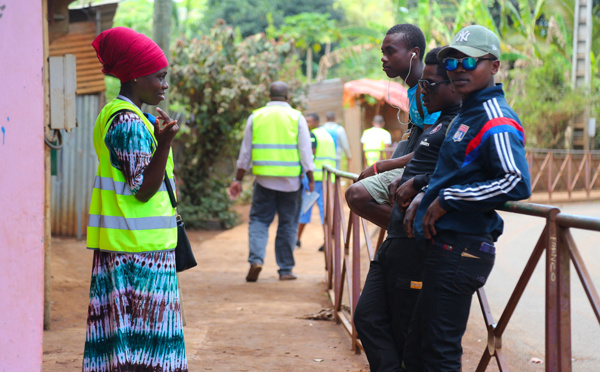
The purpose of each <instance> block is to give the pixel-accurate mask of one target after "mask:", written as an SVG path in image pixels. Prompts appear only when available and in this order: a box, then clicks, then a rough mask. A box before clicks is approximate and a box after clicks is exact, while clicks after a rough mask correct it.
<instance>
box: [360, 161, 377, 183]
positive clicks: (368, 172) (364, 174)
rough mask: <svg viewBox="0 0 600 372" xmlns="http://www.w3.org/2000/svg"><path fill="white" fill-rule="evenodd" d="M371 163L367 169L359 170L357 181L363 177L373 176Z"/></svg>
mask: <svg viewBox="0 0 600 372" xmlns="http://www.w3.org/2000/svg"><path fill="white" fill-rule="evenodd" d="M375 164H377V163H375ZM375 164H373V165H375ZM373 165H371V166H370V167H368V168H367V169H365V170H363V171H362V172H360V174H359V175H358V180H359V181H360V180H362V179H365V178H369V177H373V176H374V175H375V169H373Z"/></svg>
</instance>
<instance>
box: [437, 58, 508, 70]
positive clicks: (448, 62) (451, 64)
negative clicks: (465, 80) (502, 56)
mask: <svg viewBox="0 0 600 372" xmlns="http://www.w3.org/2000/svg"><path fill="white" fill-rule="evenodd" d="M496 59H497V58H489V57H465V58H446V59H444V66H446V70H448V71H454V70H456V69H457V68H458V64H459V63H461V64H462V67H463V68H464V69H465V70H467V71H473V70H475V68H477V62H479V61H495V60H496Z"/></svg>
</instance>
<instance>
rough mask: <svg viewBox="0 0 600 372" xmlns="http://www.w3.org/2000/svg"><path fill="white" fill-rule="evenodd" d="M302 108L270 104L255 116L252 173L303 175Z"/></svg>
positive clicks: (253, 121)
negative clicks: (299, 137) (301, 154)
mask: <svg viewBox="0 0 600 372" xmlns="http://www.w3.org/2000/svg"><path fill="white" fill-rule="evenodd" d="M300 115H301V114H300V111H297V110H294V109H293V108H291V107H286V106H279V105H271V106H265V107H262V108H260V109H258V110H256V111H254V113H253V116H252V172H253V173H254V174H256V175H260V176H272V177H294V176H298V175H300V155H299V153H298V119H299V118H300Z"/></svg>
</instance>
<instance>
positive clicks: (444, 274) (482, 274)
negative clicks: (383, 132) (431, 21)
mask: <svg viewBox="0 0 600 372" xmlns="http://www.w3.org/2000/svg"><path fill="white" fill-rule="evenodd" d="M499 57H500V41H499V39H498V37H497V36H496V35H495V34H494V33H493V32H491V31H490V30H488V29H486V28H485V27H482V26H477V25H474V26H468V27H465V28H463V29H462V30H460V31H459V32H458V33H457V34H456V35H455V36H454V38H453V40H452V42H451V44H450V45H449V46H448V47H446V48H444V49H442V50H441V51H440V52H439V53H438V59H440V60H441V61H443V62H444V64H445V66H446V69H447V70H448V75H449V77H450V80H451V81H452V86H453V87H454V89H455V90H456V92H457V93H459V94H461V95H462V96H463V103H462V107H461V110H460V112H459V114H458V116H457V117H456V119H455V120H454V122H453V123H452V124H451V126H450V128H449V130H448V134H447V135H446V138H445V140H444V143H443V144H442V148H441V150H440V155H439V158H438V163H437V167H436V170H435V172H434V173H433V176H432V177H431V180H430V182H429V185H428V188H427V190H426V191H425V192H424V193H420V194H419V195H418V196H417V197H415V199H414V200H413V202H412V204H411V205H410V207H409V208H408V210H407V212H406V217H405V227H406V232H407V233H408V235H409V236H412V235H413V233H414V235H415V236H416V237H417V238H420V239H423V238H425V239H427V258H426V261H425V269H424V272H423V288H422V290H421V293H420V295H419V299H418V301H417V304H416V307H415V311H414V315H413V318H412V320H411V325H410V330H409V334H408V338H407V341H406V348H405V350H404V355H405V359H404V361H405V364H406V367H407V370H408V371H460V369H461V355H462V346H461V340H462V336H463V334H464V332H465V329H466V325H467V320H468V317H469V310H470V307H471V299H472V297H473V293H475V291H476V290H477V289H479V288H480V287H482V286H483V285H484V284H485V282H486V280H487V278H488V276H489V274H490V272H491V270H492V267H493V265H494V259H495V248H494V242H495V241H496V240H497V238H498V236H500V234H502V229H503V221H502V219H501V218H500V216H499V215H498V214H497V213H496V212H495V210H494V209H495V208H497V207H498V206H500V205H502V204H503V203H504V202H506V201H509V200H520V199H526V198H528V197H529V196H530V195H531V190H530V179H529V170H528V166H527V161H526V158H525V148H524V146H525V138H524V133H523V128H522V126H521V123H520V121H519V118H518V117H517V115H516V113H515V112H514V111H513V110H512V109H511V108H510V106H509V105H508V104H507V103H506V100H505V99H504V91H503V90H502V85H501V84H498V85H496V84H495V81H494V75H495V74H496V73H497V72H498V70H499V68H500V61H499ZM415 210H416V216H415V217H414V231H413V224H412V223H411V222H412V218H413V217H412V216H413V215H414V213H415Z"/></svg>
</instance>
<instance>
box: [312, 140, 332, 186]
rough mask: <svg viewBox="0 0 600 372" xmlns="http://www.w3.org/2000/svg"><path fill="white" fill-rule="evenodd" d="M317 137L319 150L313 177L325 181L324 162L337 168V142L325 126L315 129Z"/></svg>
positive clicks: (316, 155) (316, 154)
mask: <svg viewBox="0 0 600 372" xmlns="http://www.w3.org/2000/svg"><path fill="white" fill-rule="evenodd" d="M312 132H313V134H314V135H315V137H317V151H316V153H315V171H314V172H313V177H314V179H315V181H323V164H327V165H329V166H330V167H333V168H335V166H336V164H335V155H336V153H335V142H333V138H331V135H330V134H329V133H328V132H327V131H326V130H325V129H323V128H316V129H314V130H313V131H312Z"/></svg>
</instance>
